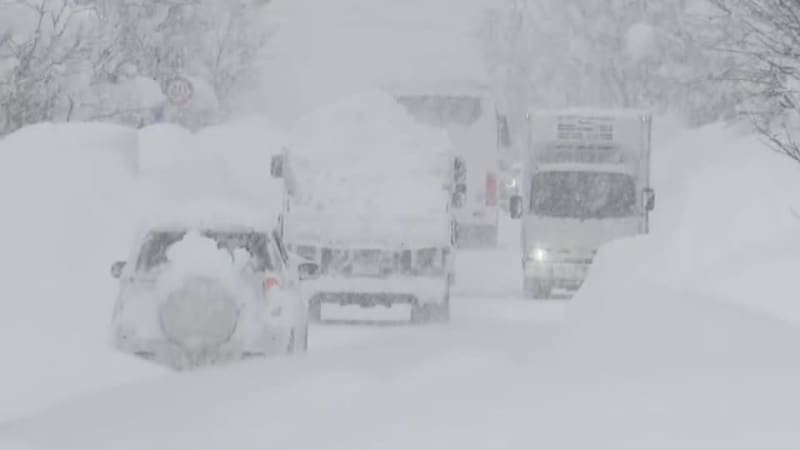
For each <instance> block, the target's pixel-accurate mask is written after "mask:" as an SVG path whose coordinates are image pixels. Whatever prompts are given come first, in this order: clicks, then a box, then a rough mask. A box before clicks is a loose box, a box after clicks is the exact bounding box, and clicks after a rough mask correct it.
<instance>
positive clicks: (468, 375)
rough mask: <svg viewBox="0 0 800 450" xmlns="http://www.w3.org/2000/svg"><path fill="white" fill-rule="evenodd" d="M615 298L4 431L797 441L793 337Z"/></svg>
mask: <svg viewBox="0 0 800 450" xmlns="http://www.w3.org/2000/svg"><path fill="white" fill-rule="evenodd" d="M617 293H618V294H625V296H624V297H617V298H616V299H614V300H613V301H611V300H610V299H609V301H608V302H606V303H604V304H602V305H601V304H600V303H597V304H596V306H598V308H594V307H592V308H589V309H583V310H582V312H581V314H578V315H575V316H573V320H572V321H571V323H570V325H569V326H568V327H567V328H566V329H565V330H561V331H558V330H554V329H551V328H548V327H546V326H542V325H541V324H538V326H537V324H535V323H534V322H531V321H528V320H524V321H512V320H487V319H486V317H482V316H481V317H478V316H475V317H472V316H471V315H470V314H469V312H468V311H465V310H464V309H463V308H464V307H465V305H463V304H458V305H457V309H456V310H455V312H456V316H455V317H457V318H459V319H457V320H456V321H455V322H454V323H453V324H451V325H450V326H448V327H431V328H389V329H384V330H383V332H382V333H378V332H374V333H373V334H371V335H370V336H367V338H366V339H363V340H362V341H360V342H357V343H351V344H350V345H348V346H346V347H340V348H331V349H328V350H327V351H324V352H319V353H312V354H310V355H309V356H308V357H307V358H302V359H275V360H271V361H265V362H255V363H248V364H243V365H239V366H232V367H225V368H220V369H216V370H210V371H206V372H197V373H191V374H187V375H185V376H181V377H180V378H168V379H162V380H157V381H154V382H148V383H138V384H134V385H129V386H125V387H122V388H118V389H115V390H111V391H107V392H105V393H102V394H98V395H92V396H89V397H85V398H83V399H80V400H77V401H74V402H71V403H69V404H66V405H63V406H61V407H59V408H56V409H54V410H52V411H50V412H48V413H46V414H42V415H38V416H37V417H35V418H32V419H30V420H27V421H24V422H18V423H15V424H9V426H8V429H7V431H8V432H9V433H10V435H11V436H14V437H17V438H19V439H22V440H24V441H27V442H30V443H31V444H33V445H35V446H36V447H39V448H42V449H45V448H59V449H61V450H71V449H75V450H92V449H104V448H111V447H113V448H115V449H119V450H126V449H131V450H139V449H142V448H150V449H156V450H159V449H168V448H192V449H195V450H205V449H209V450H212V449H223V448H237V449H250V448H252V449H257V448H263V447H264V446H265V445H266V446H269V447H279V448H284V449H287V450H291V449H309V448H321V449H326V450H332V449H351V450H353V449H407V448H415V449H441V448H458V449H465V450H466V449H492V450H494V449H529V448H535V447H545V448H563V449H577V448H587V447H591V448H600V449H620V448H622V449H641V448H647V449H673V448H682V449H697V450H712V449H725V450H736V449H751V448H762V447H765V448H775V449H791V448H796V446H797V445H798V444H800V431H798V430H797V427H796V424H795V421H796V420H795V418H796V416H797V414H798V413H799V412H800V386H799V385H798V384H797V383H796V380H797V377H798V376H800V362H798V361H797V359H796V358H795V357H794V355H795V353H796V352H795V348H794V347H795V344H794V342H796V341H797V339H798V338H800V334H798V331H797V330H796V329H794V328H792V327H789V326H787V325H782V324H780V323H776V322H773V321H771V320H767V319H761V318H758V317H754V316H753V315H752V314H750V313H748V312H745V311H743V310H738V309H736V308H731V307H730V305H728V304H725V303H719V302H714V301H708V300H706V299H704V298H701V297H683V298H682V297H681V296H680V295H675V293H672V292H666V293H664V292H662V293H653V292H647V291H617ZM459 308H460V309H459ZM387 349H391V350H387ZM343 405H347V406H346V408H345V407H344V406H343ZM189 430H190V431H189Z"/></svg>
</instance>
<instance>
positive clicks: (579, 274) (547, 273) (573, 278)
mask: <svg viewBox="0 0 800 450" xmlns="http://www.w3.org/2000/svg"><path fill="white" fill-rule="evenodd" d="M590 267H591V264H585V263H563V262H562V263H559V262H534V261H528V262H526V264H525V279H527V280H535V281H536V282H537V283H538V284H542V285H546V286H549V287H550V288H552V289H565V290H570V291H576V290H578V289H580V287H581V285H583V281H584V280H585V279H586V277H587V276H588V274H589V268H590Z"/></svg>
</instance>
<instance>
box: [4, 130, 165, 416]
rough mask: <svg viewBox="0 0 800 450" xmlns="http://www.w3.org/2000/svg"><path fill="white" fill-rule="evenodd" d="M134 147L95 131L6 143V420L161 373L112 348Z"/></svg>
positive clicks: (20, 135) (131, 206)
mask: <svg viewBox="0 0 800 450" xmlns="http://www.w3.org/2000/svg"><path fill="white" fill-rule="evenodd" d="M136 146H137V134H136V132H135V131H132V130H127V129H124V128H118V127H114V126H106V125H88V124H87V125H37V126H34V127H29V128H26V129H23V130H21V131H19V132H17V133H15V134H12V135H10V136H8V137H6V138H5V139H3V140H0V205H2V206H1V207H0V209H2V210H3V211H4V214H3V220H2V221H0V248H2V251H3V255H2V258H1V259H0V273H2V274H3V282H2V283H0V354H2V355H3V360H4V365H3V370H2V371H0V398H2V401H1V402H0V418H8V417H11V416H13V415H18V414H23V413H25V412H30V411H32V410H35V409H38V408H40V407H44V406H47V405H48V404H50V403H51V402H55V401H57V400H59V399H63V398H66V397H67V396H69V395H70V394H71V393H73V392H80V391H84V390H87V389H94V388H100V387H103V386H108V385H113V384H116V383H121V382H125V381H129V380H134V379H138V378H141V377H143V376H149V375H152V374H155V373H158V371H157V370H154V369H153V368H151V367H149V366H145V365H143V364H140V363H138V361H134V360H131V359H129V358H127V357H124V356H122V355H117V354H116V353H114V352H113V350H111V349H110V348H109V347H108V339H107V326H108V323H109V321H110V318H111V309H112V307H113V300H114V281H113V280H112V279H111V277H110V276H109V273H108V268H109V265H110V263H111V262H112V261H114V259H115V258H116V257H117V256H118V255H121V254H127V252H128V248H127V246H128V245H129V242H130V238H131V236H132V234H133V232H134V225H133V223H134V221H135V217H136V207H135V198H134V186H135V182H136V181H135V173H134V159H133V156H134V155H135V151H136ZM98 362H101V363H98Z"/></svg>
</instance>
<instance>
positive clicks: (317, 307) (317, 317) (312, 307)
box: [308, 301, 322, 323]
mask: <svg viewBox="0 0 800 450" xmlns="http://www.w3.org/2000/svg"><path fill="white" fill-rule="evenodd" d="M308 320H310V321H312V322H314V323H320V322H322V302H315V301H312V302H310V303H309V305H308Z"/></svg>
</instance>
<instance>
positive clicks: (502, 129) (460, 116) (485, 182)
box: [386, 80, 511, 247]
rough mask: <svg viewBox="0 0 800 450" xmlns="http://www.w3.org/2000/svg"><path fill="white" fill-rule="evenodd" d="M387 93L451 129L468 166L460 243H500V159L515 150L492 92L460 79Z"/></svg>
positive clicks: (396, 87)
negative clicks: (512, 148)
mask: <svg viewBox="0 0 800 450" xmlns="http://www.w3.org/2000/svg"><path fill="white" fill-rule="evenodd" d="M386 89H387V90H389V91H390V92H391V93H392V94H393V95H394V96H395V99H396V100H397V101H398V102H399V103H400V104H401V105H403V106H404V107H405V108H406V109H407V110H408V112H409V113H410V114H411V115H412V116H413V117H414V118H415V119H417V120H418V121H419V122H420V123H422V124H425V125H430V126H434V127H437V128H440V129H442V130H445V131H447V133H448V135H449V137H450V140H451V142H452V144H453V147H454V150H455V152H456V154H457V155H458V156H459V157H461V158H463V160H464V162H465V164H466V168H467V171H466V192H465V194H466V203H465V204H464V207H463V208H461V209H459V210H458V212H457V213H456V223H457V241H458V245H459V246H466V247H471V246H494V245H496V244H497V239H498V219H499V212H500V208H499V196H500V192H499V183H500V180H499V178H500V173H499V156H500V152H501V151H503V149H504V148H507V147H510V146H511V134H510V131H509V129H508V124H507V121H506V118H505V116H504V115H503V114H501V113H500V111H499V109H498V107H497V105H496V103H495V101H494V97H493V95H492V93H491V90H490V89H489V88H488V87H487V86H486V85H484V84H482V83H480V82H468V81H458V80H450V81H441V82H421V81H420V82H406V83H394V84H391V85H389V86H387V88H386Z"/></svg>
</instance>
